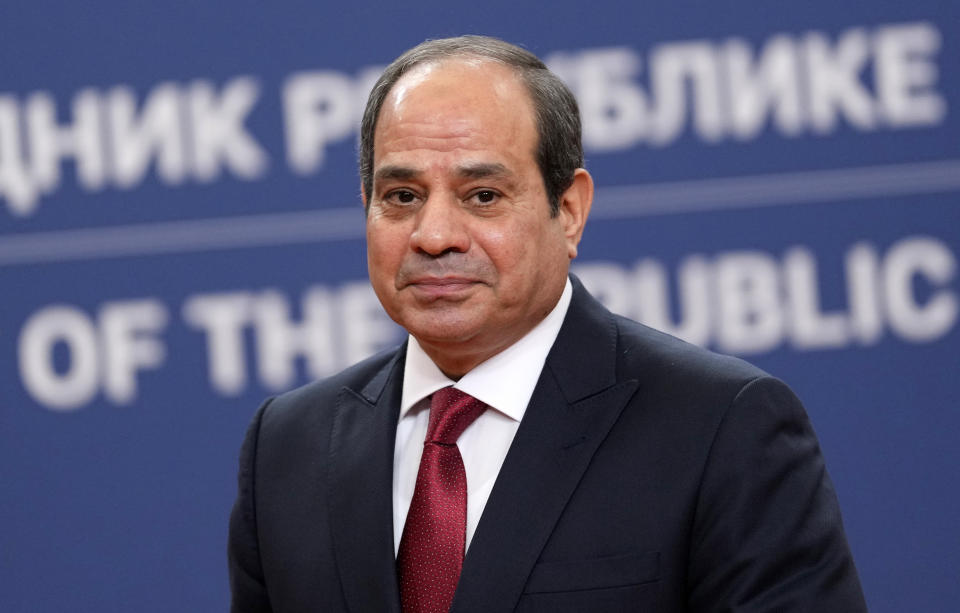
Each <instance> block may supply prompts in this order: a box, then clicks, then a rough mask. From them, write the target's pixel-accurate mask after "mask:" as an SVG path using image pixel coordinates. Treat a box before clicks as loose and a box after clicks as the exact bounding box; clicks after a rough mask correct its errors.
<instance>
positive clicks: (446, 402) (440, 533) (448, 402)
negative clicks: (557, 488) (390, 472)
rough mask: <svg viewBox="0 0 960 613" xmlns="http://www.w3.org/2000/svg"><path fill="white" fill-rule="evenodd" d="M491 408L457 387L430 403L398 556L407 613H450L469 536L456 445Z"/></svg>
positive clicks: (441, 392)
mask: <svg viewBox="0 0 960 613" xmlns="http://www.w3.org/2000/svg"><path fill="white" fill-rule="evenodd" d="M486 408H487V405H485V404H483V403H482V402H480V401H479V400H477V399H476V398H474V397H473V396H470V395H468V394H465V393H463V392H461V391H460V390H457V389H454V388H452V387H445V388H443V389H441V390H437V391H436V392H434V394H433V398H432V399H431V401H430V424H429V426H427V438H426V440H425V441H424V443H423V456H421V458H420V469H419V471H418V472H417V484H416V486H415V487H414V490H413V500H412V501H411V502H410V511H409V512H408V513H407V521H406V524H404V527H403V536H402V537H401V539H400V549H399V551H398V553H397V572H398V578H399V580H400V600H401V603H402V604H403V611H404V613H441V612H442V613H446V612H447V611H449V610H450V604H451V603H452V602H453V593H454V592H455V591H456V589H457V580H458V579H459V578H460V569H461V567H462V566H463V554H464V546H465V542H466V531H467V474H466V472H465V471H464V468H463V458H461V457H460V449H459V448H457V439H458V438H460V435H461V434H462V433H463V431H464V430H466V429H467V426H469V425H470V424H471V423H473V421H474V420H475V419H476V418H477V417H479V416H480V414H481V413H483V411H484V410H485V409H486Z"/></svg>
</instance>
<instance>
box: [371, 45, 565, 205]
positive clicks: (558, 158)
mask: <svg viewBox="0 0 960 613" xmlns="http://www.w3.org/2000/svg"><path fill="white" fill-rule="evenodd" d="M453 57H475V58H480V59H486V60H492V61H495V62H500V63H501V64H504V65H506V66H507V67H509V68H512V69H513V70H514V71H515V72H516V74H517V76H518V77H519V78H520V80H521V82H523V84H524V85H525V86H526V88H527V91H528V92H529V94H530V99H531V101H532V103H533V108H534V113H535V115H536V124H537V136H538V142H537V149H536V158H537V165H538V166H539V167H540V175H541V176H542V177H543V185H544V188H545V190H546V192H547V200H548V201H549V204H550V214H551V215H552V216H555V215H556V214H557V212H558V211H559V209H560V196H561V195H562V194H563V192H565V191H566V190H567V188H568V187H570V185H571V183H573V173H574V171H575V170H576V169H577V168H580V167H582V166H583V144H582V142H581V136H580V110H579V109H578V107H577V100H576V98H574V96H573V93H571V91H570V89H569V88H568V87H567V86H566V85H565V84H564V83H563V81H561V80H560V79H559V77H557V75H555V74H553V73H552V72H550V70H549V69H547V66H546V65H545V64H544V63H543V62H542V61H541V60H540V58H538V57H537V56H535V55H534V54H532V53H530V52H529V51H527V50H526V49H523V48H521V47H518V46H516V45H512V44H510V43H507V42H504V41H502V40H500V39H497V38H492V37H490V36H458V37H456V38H442V39H437V40H428V41H425V42H422V43H420V44H419V45H417V46H416V47H414V48H412V49H410V50H409V51H407V52H406V53H404V54H403V55H401V56H400V57H398V58H397V59H395V60H394V61H393V62H392V63H391V64H390V65H389V66H387V68H386V69H385V70H384V71H383V74H382V75H380V78H379V79H378V80H377V82H376V84H375V85H374V86H373V89H372V90H371V91H370V97H369V98H368V99H367V106H366V108H365V109H364V111H363V120H362V122H361V124H360V179H361V181H362V182H363V189H364V194H365V202H364V206H365V207H369V204H370V194H371V193H372V190H373V137H374V132H375V130H376V128H377V118H378V117H379V115H380V109H381V107H382V106H383V102H384V100H385V99H386V98H387V95H388V94H389V93H390V90H391V89H392V88H393V86H394V85H395V84H396V82H397V81H398V80H399V79H400V77H402V76H403V75H404V74H406V73H407V72H408V71H409V70H410V69H412V68H413V67H414V66H417V65H418V64H424V63H428V62H438V61H442V60H446V59H450V58H453Z"/></svg>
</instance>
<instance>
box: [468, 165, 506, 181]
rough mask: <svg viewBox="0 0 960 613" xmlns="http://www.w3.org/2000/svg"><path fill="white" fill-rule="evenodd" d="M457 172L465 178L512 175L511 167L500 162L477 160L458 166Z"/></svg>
mask: <svg viewBox="0 0 960 613" xmlns="http://www.w3.org/2000/svg"><path fill="white" fill-rule="evenodd" d="M457 174H458V175H460V176H461V177H463V178H464V179H483V178H486V177H493V176H510V175H512V174H513V173H512V172H510V169H509V168H507V167H506V166H504V165H503V164H500V163H499V162H477V163H476V164H467V165H465V166H460V167H459V168H457Z"/></svg>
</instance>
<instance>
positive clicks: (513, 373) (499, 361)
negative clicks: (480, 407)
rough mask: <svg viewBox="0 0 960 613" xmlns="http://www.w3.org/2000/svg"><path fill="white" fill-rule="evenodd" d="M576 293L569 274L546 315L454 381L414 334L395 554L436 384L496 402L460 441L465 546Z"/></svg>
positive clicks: (400, 446)
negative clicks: (464, 485) (464, 483)
mask: <svg viewBox="0 0 960 613" xmlns="http://www.w3.org/2000/svg"><path fill="white" fill-rule="evenodd" d="M572 295H573V288H572V286H571V285H570V279H567V284H566V286H565V287H564V289H563V293H562V294H561V295H560V300H559V301H558V302H557V304H556V306H554V307H553V310H552V311H550V313H549V314H548V315H547V316H546V317H545V318H544V320H543V321H541V322H540V323H539V324H537V325H536V326H535V327H534V328H533V329H532V330H530V332H528V333H527V334H526V335H525V336H524V337H523V338H521V339H520V340H518V341H517V342H516V343H514V344H513V345H510V346H509V347H507V348H506V349H504V350H503V351H501V352H500V353H498V354H497V355H495V356H493V357H492V358H490V359H488V360H487V361H485V362H483V363H482V364H480V365H478V366H477V367H475V368H474V369H473V370H471V371H470V372H468V373H467V374H465V375H463V377H461V378H460V380H459V381H456V382H454V381H451V380H450V379H449V378H447V376H446V375H444V374H443V373H442V372H441V371H440V369H439V368H437V365H436V364H434V363H433V361H432V360H431V359H430V358H429V357H428V356H427V354H426V353H424V351H423V349H422V348H421V347H420V344H419V343H417V340H416V339H415V338H413V337H412V336H411V337H410V338H409V340H408V343H407V359H406V364H405V366H404V371H403V396H402V397H401V400H400V421H399V422H398V424H397V441H396V446H395V448H394V454H393V545H394V553H396V552H397V551H399V549H400V537H401V536H402V535H403V524H404V522H406V520H407V511H408V510H409V508H410V501H411V500H412V499H413V489H414V486H415V485H416V481H417V471H418V470H419V468H420V456H421V454H422V453H423V441H424V439H425V438H426V436H427V424H428V422H429V417H430V400H429V396H430V395H431V394H433V392H435V391H437V390H438V389H441V388H444V387H447V386H450V385H452V386H453V387H455V388H457V389H459V390H461V391H463V392H466V393H467V394H470V395H471V396H473V397H474V398H477V399H478V400H481V401H483V402H484V403H486V404H487V405H489V407H490V408H488V409H487V410H486V411H484V412H483V414H481V415H480V417H478V418H477V420H476V421H474V422H473V423H472V424H470V426H468V427H467V429H466V430H464V431H463V434H461V435H460V438H459V439H458V440H457V446H458V447H459V448H460V455H461V456H462V457H463V466H464V470H465V471H466V473H467V541H466V545H467V547H469V546H470V541H471V540H472V539H473V533H474V531H475V530H476V529H477V523H479V521H480V515H481V514H482V513H483V508H484V506H486V504H487V498H489V497H490V491H491V490H492V489H493V484H494V482H495V481H496V480H497V475H498V474H499V473H500V467H501V466H502V465H503V460H504V458H505V457H506V456H507V451H508V450H509V449H510V444H511V443H512V442H513V436H514V435H515V434H516V433H517V428H518V427H519V426H520V420H521V419H523V414H524V412H525V411H526V410H527V403H529V402H530V397H531V396H532V395H533V388H534V387H535V386H536V384H537V380H538V379H539V378H540V371H541V370H543V364H544V362H545V361H546V359H547V354H548V353H549V352H550V348H551V347H552V346H553V342H554V341H555V340H556V338H557V334H558V333H559V332H560V326H561V325H562V324H563V319H564V317H565V316H566V314H567V307H569V306H570V297H571V296H572Z"/></svg>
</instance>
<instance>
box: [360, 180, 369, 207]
mask: <svg viewBox="0 0 960 613" xmlns="http://www.w3.org/2000/svg"><path fill="white" fill-rule="evenodd" d="M360 204H362V205H363V210H364V212H366V211H367V210H368V209H369V208H370V207H368V206H367V190H366V189H364V187H363V181H360Z"/></svg>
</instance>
